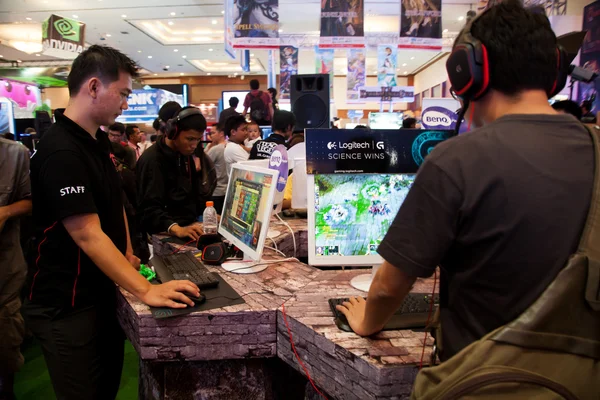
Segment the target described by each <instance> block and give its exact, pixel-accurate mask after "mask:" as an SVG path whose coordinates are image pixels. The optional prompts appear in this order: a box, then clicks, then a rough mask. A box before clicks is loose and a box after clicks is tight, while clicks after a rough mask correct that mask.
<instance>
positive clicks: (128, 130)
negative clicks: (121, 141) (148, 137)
mask: <svg viewBox="0 0 600 400" xmlns="http://www.w3.org/2000/svg"><path fill="white" fill-rule="evenodd" d="M136 129H139V127H138V126H137V125H127V128H125V136H127V139H129V137H130V136H131V135H133V134H134V133H135V130H136Z"/></svg>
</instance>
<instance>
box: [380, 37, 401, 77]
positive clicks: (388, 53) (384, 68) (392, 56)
mask: <svg viewBox="0 0 600 400" xmlns="http://www.w3.org/2000/svg"><path fill="white" fill-rule="evenodd" d="M397 60H398V47H397V46H394V45H391V44H380V45H379V46H377V86H382V87H392V86H396V84H397V83H396V64H397V63H398V61H397Z"/></svg>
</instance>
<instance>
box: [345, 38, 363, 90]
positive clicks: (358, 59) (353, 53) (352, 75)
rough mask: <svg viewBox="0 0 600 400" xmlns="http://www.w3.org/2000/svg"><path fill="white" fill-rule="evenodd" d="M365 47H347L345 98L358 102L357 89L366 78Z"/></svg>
mask: <svg viewBox="0 0 600 400" xmlns="http://www.w3.org/2000/svg"><path fill="white" fill-rule="evenodd" d="M366 60H367V49H365V48H362V49H348V75H347V76H346V82H347V86H346V100H347V101H350V102H358V91H359V89H360V88H361V87H362V86H365V84H366V79H367V67H366Z"/></svg>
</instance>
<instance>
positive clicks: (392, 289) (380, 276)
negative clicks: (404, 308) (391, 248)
mask: <svg viewBox="0 0 600 400" xmlns="http://www.w3.org/2000/svg"><path fill="white" fill-rule="evenodd" d="M416 280H417V278H415V277H412V276H408V275H406V274H405V273H404V272H402V270H400V268H396V267H395V266H393V265H392V264H390V263H388V262H387V261H384V262H383V265H382V266H381V268H380V269H379V270H378V271H377V273H376V274H375V277H374V278H373V283H371V288H370V289H369V294H368V295H367V301H366V302H365V301H364V300H363V299H362V297H360V298H358V299H357V298H351V299H350V304H348V306H347V307H344V306H338V309H339V310H340V311H341V312H343V313H344V315H345V316H346V318H347V319H348V323H349V324H350V327H351V328H352V330H353V331H354V332H355V333H356V334H358V335H360V336H369V335H372V334H374V333H377V332H379V331H380V330H381V329H382V328H383V326H384V325H385V323H386V322H387V321H388V320H389V319H390V317H391V316H392V315H393V314H394V313H395V312H396V310H398V307H400V304H402V301H403V300H404V298H405V297H406V295H407V294H408V293H409V292H410V290H411V288H412V286H413V285H414V283H415V281H416ZM345 304H347V303H345Z"/></svg>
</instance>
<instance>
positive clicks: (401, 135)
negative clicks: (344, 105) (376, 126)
mask: <svg viewBox="0 0 600 400" xmlns="http://www.w3.org/2000/svg"><path fill="white" fill-rule="evenodd" d="M453 134H454V132H453V131H451V130H422V129H401V130H397V129H395V130H387V129H386V130H372V131H368V130H363V129H307V130H306V132H305V140H306V172H307V173H308V174H350V173H352V174H357V173H378V174H379V173H381V174H388V173H389V174H412V173H416V172H417V170H418V169H419V166H420V165H421V164H422V163H423V161H424V160H425V157H427V155H428V154H429V153H430V152H431V150H433V148H434V147H435V146H436V145H437V144H438V143H440V142H442V141H444V140H446V139H448V138H450V137H451V136H452V135H453Z"/></svg>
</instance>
